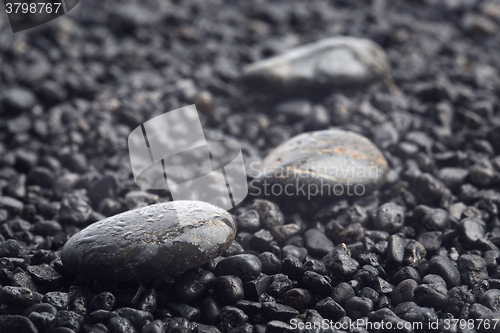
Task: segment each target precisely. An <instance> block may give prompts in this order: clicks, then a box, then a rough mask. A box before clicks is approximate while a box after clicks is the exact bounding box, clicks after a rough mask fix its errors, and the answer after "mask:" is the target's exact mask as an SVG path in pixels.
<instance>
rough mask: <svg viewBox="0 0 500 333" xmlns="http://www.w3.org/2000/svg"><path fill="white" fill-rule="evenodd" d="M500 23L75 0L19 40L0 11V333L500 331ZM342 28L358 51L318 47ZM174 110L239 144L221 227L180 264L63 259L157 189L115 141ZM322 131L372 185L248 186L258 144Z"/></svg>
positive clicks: (267, 149)
mask: <svg viewBox="0 0 500 333" xmlns="http://www.w3.org/2000/svg"><path fill="white" fill-rule="evenodd" d="M499 24H500V5H499V4H498V2H496V1H494V0H480V1H472V0H455V1H449V0H446V1H441V0H415V1H405V2H398V1H387V0H375V1H364V0H363V1H345V0H335V1H319V0H311V1H307V2H305V1H288V0H276V1H261V0H251V1H226V2H223V1H220V0H207V1H203V0H186V1H177V0H145V1H133V0H123V1H116V0H109V1H106V2H103V1H97V0H82V1H80V4H79V5H78V6H77V7H76V8H75V9H73V10H72V11H71V12H70V13H69V14H68V15H65V16H62V17H60V18H58V19H57V20H55V21H53V22H51V23H49V24H45V25H43V26H41V27H38V28H34V29H30V30H27V31H25V32H20V33H16V34H13V33H12V32H11V29H10V27H9V26H8V22H7V17H6V15H5V14H3V13H0V332H1V333H11V332H27V333H36V332H39V333H43V332H48V333H97V332H99V333H107V332H110V333H119V332H120V333H122V332H128V333H131V332H137V333H163V332H183V333H188V332H192V333H201V332H214V333H216V332H221V333H227V332H232V333H237V332H245V333H250V332H253V333H261V332H268V333H273V332H319V331H320V330H321V331H322V332H367V331H368V332H385V331H390V330H389V329H387V327H388V326H385V327H386V329H382V328H380V327H379V328H377V326H375V325H373V326H369V325H368V324H366V325H358V326H354V327H353V326H350V324H349V323H352V322H353V321H355V320H357V319H359V320H362V321H363V322H365V323H375V322H377V323H381V322H382V321H383V322H385V323H390V324H391V325H392V328H393V331H397V332H450V333H451V332H457V333H458V332H460V333H465V332H467V333H474V332H478V333H479V332H500V324H498V325H496V326H495V323H496V322H498V320H499V319H500V301H499V300H500V267H499V264H500V259H499V258H500V250H499V248H498V247H499V246H500V220H499V205H500V190H499V185H500V177H499V175H500V114H499V112H500V110H499V107H500V106H499V103H498V97H497V96H498V95H499V93H500V76H499V72H498V71H499V68H500V60H499V59H500V58H499V57H498V54H499V52H500V47H499V45H500V35H499V34H498V33H497V31H498V29H499ZM340 36H347V37H349V38H348V39H342V40H344V41H346V40H348V41H352V40H353V39H351V38H356V39H354V40H355V41H358V42H359V43H361V42H360V40H368V41H372V42H373V43H375V44H372V43H371V42H363V43H368V44H364V45H365V46H366V45H369V47H368V49H371V50H372V51H374V52H373V54H372V57H373V58H370V57H369V56H368V58H366V57H367V54H365V53H366V52H368V51H367V50H366V49H363V50H364V51H363V50H361V51H360V50H359V49H356V50H355V51H353V50H348V49H338V48H337V49H335V50H333V51H331V50H330V51H328V50H327V51H325V49H324V48H325V45H330V44H331V43H332V40H331V39H330V38H334V37H340ZM357 38H359V39H357ZM337 40H338V39H337ZM319 41H323V42H319ZM318 42H319V44H318ZM311 43H312V44H311ZM354 43H356V42H354ZM304 45H306V46H305V48H306V51H304ZM307 45H309V46H307ZM311 45H313V46H311ZM318 45H319V46H318ZM336 45H338V44H336ZM377 45H378V46H377ZM297 47H302V48H301V49H299V53H301V52H302V53H301V54H302V55H300V54H299V57H297V56H296V55H297V49H296V48H297ZM294 48H295V49H294ZM300 50H302V51H300ZM290 52H292V53H290ZM293 52H295V55H294V53H293ZM358 52H365V53H363V54H360V53H358ZM291 54H292V55H291ZM272 57H277V58H275V59H278V60H277V61H278V62H280V63H279V64H278V65H279V66H278V67H279V68H278V69H279V70H283V68H285V69H286V71H284V72H285V73H286V76H281V77H280V76H279V75H282V74H283V71H281V72H280V71H279V70H278V72H277V73H278V74H279V75H278V79H277V78H276V75H275V74H276V72H273V73H272V75H271V74H270V73H271V72H272V71H271V69H269V72H267V73H264V74H263V73H262V71H263V70H264V72H265V71H266V70H268V69H266V68H264V69H263V67H262V62H260V61H262V60H264V59H268V58H272ZM339 59H340V60H339ZM273 61H274V62H276V60H273ZM259 62H260V64H261V65H258V64H259ZM271 62H272V61H271ZM266 63H267V64H269V61H267V62H265V63H264V64H266ZM256 64H257V65H256ZM275 65H276V64H275ZM280 66H281V67H280ZM370 66H371V67H370ZM374 66H375V67H377V66H378V67H377V68H378V70H375V71H371V72H370V70H373V69H374V68H375V67H374ZM264 67H265V66H264ZM256 68H257V69H258V71H259V73H256ZM252 69H253V74H252ZM306 69H307V70H306ZM275 70H276V68H274V69H273V71H275ZM249 73H250V74H252V75H253V77H252V78H251V79H249V78H248V77H249V76H250V74H249ZM297 73H302V74H304V75H305V77H306V79H305V80H304V78H303V77H301V76H300V75H296V74H297ZM349 75H351V77H349ZM283 78H285V79H286V80H283ZM259 80H261V81H259ZM256 81H257V82H261V83H258V86H255V82H256ZM343 82H344V83H345V84H344V83H343ZM255 88H258V89H255ZM190 104H196V106H197V108H198V111H199V113H200V116H201V121H202V124H203V128H204V130H205V134H206V136H207V138H209V139H211V140H215V141H217V140H218V141H221V140H225V139H230V140H233V141H236V142H238V144H239V145H240V146H241V148H242V152H243V156H244V159H245V164H246V167H247V173H248V181H249V190H250V194H249V196H248V198H247V199H246V200H245V201H244V202H242V203H241V204H240V205H239V206H238V207H236V208H235V209H233V210H231V211H230V212H229V213H230V215H231V219H230V220H232V221H234V223H235V224H236V227H237V232H236V234H235V235H234V241H233V242H232V243H231V244H229V242H228V243H227V244H225V245H227V248H224V249H223V250H221V251H223V252H221V253H219V252H217V253H216V254H214V255H213V256H212V255H211V256H209V257H207V258H202V259H203V260H200V261H194V262H195V264H193V266H191V267H192V268H191V269H189V270H187V271H185V272H182V271H179V269H175V271H176V272H173V271H172V272H169V273H165V274H164V273H163V272H160V271H155V272H152V271H151V268H152V267H156V266H154V265H153V266H148V270H142V271H141V270H140V268H137V266H134V265H133V262H131V263H126V264H131V266H128V267H127V266H126V264H123V267H119V268H120V270H124V271H125V272H126V273H124V276H128V277H127V278H126V280H131V281H110V280H113V278H111V279H107V278H101V277H99V276H98V279H92V278H91V279H89V278H88V277H96V275H93V274H92V272H91V269H89V270H88V271H85V272H82V271H78V270H74V269H72V268H71V264H69V263H68V262H67V261H66V260H61V250H62V249H63V246H64V245H65V244H67V242H68V240H69V239H70V237H72V236H73V235H75V234H76V233H77V232H79V231H80V230H82V229H84V228H85V227H87V226H89V225H91V224H92V223H94V222H97V221H102V220H104V219H106V218H111V219H113V218H112V216H115V215H117V214H120V213H124V214H130V213H126V212H129V211H132V210H133V209H140V210H141V211H147V210H148V209H150V208H149V206H150V205H153V204H160V205H165V202H169V201H171V196H170V194H169V193H168V192H166V191H159V190H157V191H149V192H144V191H141V190H140V189H139V187H137V185H136V184H135V183H134V181H133V176H132V173H131V168H130V160H129V156H128V149H127V137H128V135H129V134H130V132H131V131H132V130H133V129H134V128H136V127H137V126H140V125H141V124H142V123H143V122H144V121H146V120H148V119H151V118H153V117H155V116H158V115H160V114H163V113H164V112H167V111H170V110H174V109H177V108H179V107H182V106H186V105H190ZM324 130H327V131H329V132H330V131H331V132H333V133H346V132H347V131H349V132H352V133H355V134H350V135H355V136H356V137H365V138H366V139H368V140H369V141H364V142H365V143H366V142H368V143H370V142H371V143H373V144H371V143H370V146H371V147H373V149H374V150H371V151H369V153H374V152H375V153H376V154H378V155H380V156H381V158H382V159H381V160H380V163H381V165H380V167H382V164H383V168H384V172H383V173H382V174H381V175H383V179H382V178H381V179H380V181H377V182H375V183H373V184H372V185H374V186H372V187H370V188H369V191H367V193H365V195H364V196H362V197H360V196H351V197H345V196H344V197H339V196H336V195H333V196H327V197H326V198H322V199H321V200H320V199H319V198H310V200H309V198H307V197H306V198H304V197H302V198H299V197H295V196H294V197H288V196H284V195H270V196H263V195H260V196H259V195H258V193H256V192H257V190H258V189H259V187H258V186H255V184H256V183H255V182H254V181H255V180H258V179H259V173H260V169H259V163H260V162H261V161H262V160H264V159H265V157H266V156H268V155H269V154H270V153H271V154H273V153H272V151H273V150H274V149H276V147H278V146H279V145H280V144H283V143H285V142H286V141H287V140H289V139H292V138H293V137H296V136H297V135H303V133H304V132H308V131H324ZM317 133H321V132H317ZM316 135H317V134H316ZM334 139H338V140H340V135H339V136H337V137H335V138H334ZM334 139H332V140H333V141H331V142H334V141H335V140H334ZM292 140H293V139H292ZM363 140H364V139H363ZM288 143H289V142H288ZM285 145H287V143H285ZM333 148H335V147H333ZM314 152H316V153H317V151H314ZM305 153H311V152H310V151H307V152H304V151H303V152H300V151H297V150H295V151H294V150H291V151H289V152H287V155H286V157H287V158H290V159H291V160H294V161H295V160H297V156H300V154H305ZM337 153H338V152H337ZM348 153H350V152H348V151H346V152H345V153H343V152H342V154H344V155H342V156H343V157H346V156H347V155H348ZM351 153H352V152H351ZM375 153H374V154H375ZM290 154H292V155H290ZM378 155H377V156H378ZM382 155H383V157H382ZM357 157H359V158H361V159H366V158H370V157H369V156H366V155H363V156H357ZM322 160H324V161H327V163H329V161H331V160H329V159H328V158H326V157H325V156H322ZM285 180H286V179H285ZM316 199H317V200H316ZM224 214H227V213H225V212H224ZM228 220H229V216H228ZM108 221H109V220H108ZM137 222H140V221H137ZM197 222H199V217H196V216H194V214H193V216H192V221H191V223H193V224H195V223H197ZM207 231H208V232H214V229H209V230H207ZM183 235H184V234H183ZM96 236H97V235H96ZM99 237H104V236H103V235H101V234H100V235H99ZM223 238H224V237H223ZM226 238H227V237H225V238H224V239H226ZM122 241H123V240H122ZM221 242H222V243H224V242H225V241H224V240H223V241H221ZM68 244H70V243H68ZM115 245H116V244H115ZM68 246H70V245H68ZM126 246H131V245H130V244H129V245H126ZM131 249H132V250H133V248H132V247H131ZM108 254H109V253H108ZM191 254H192V253H191ZM218 254H222V255H221V256H218V257H216V255H218ZM63 259H64V256H63ZM183 259H184V257H182V258H181V257H180V256H177V257H175V258H174V259H173V263H175V264H178V263H181V261H182V260H183ZM209 259H211V260H209ZM70 261H72V260H70ZM135 263H136V264H138V262H135ZM162 263H163V262H162ZM162 263H157V264H158V265H160V264H162ZM202 263H203V264H202ZM91 264H94V265H95V264H96V263H95V262H93V263H91ZM199 264H202V265H201V266H199ZM194 266H196V267H194ZM158 267H159V266H158ZM186 267H188V266H186ZM85 268H86V269H87V267H85ZM127 269H128V270H129V271H127ZM98 270H99V271H100V272H106V268H104V269H103V268H102V267H99V269H98ZM75 272H77V273H78V274H76V275H75V274H74V273H75ZM156 273H157V275H155V274H156ZM153 275H155V276H153ZM115 280H116V279H115ZM118 280H119V279H118ZM325 319H326V320H327V321H326V322H327V323H328V325H327V326H328V327H327V328H325V327H324V326H321V325H322V323H325ZM453 320H455V321H453ZM457 320H458V321H457ZM420 323H421V326H412V325H414V324H420ZM454 323H457V324H456V325H455V324H454ZM486 323H488V325H486ZM335 324H336V326H335ZM464 324H465V325H464ZM332 325H333V328H332ZM398 325H400V326H398ZM335 327H336V328H335ZM395 327H401V328H398V329H394V328H395Z"/></svg>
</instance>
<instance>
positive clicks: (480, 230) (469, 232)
mask: <svg viewBox="0 0 500 333" xmlns="http://www.w3.org/2000/svg"><path fill="white" fill-rule="evenodd" d="M485 231H486V228H485V225H484V222H482V221H481V220H479V219H477V218H474V217H471V218H465V219H463V220H462V221H461V222H460V234H461V238H462V240H463V241H464V243H465V245H469V246H471V245H473V244H474V243H475V242H476V241H477V240H478V239H480V238H483V237H484V234H485Z"/></svg>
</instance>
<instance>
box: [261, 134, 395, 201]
mask: <svg viewBox="0 0 500 333" xmlns="http://www.w3.org/2000/svg"><path fill="white" fill-rule="evenodd" d="M387 172H388V166H387V161H386V159H385V157H384V155H383V154H382V152H381V151H380V150H379V149H378V148H377V147H376V146H375V145H374V144H373V143H372V142H371V141H370V140H368V139H367V138H365V137H363V136H361V135H359V134H357V133H353V132H348V131H343V130H338V129H329V130H324V131H316V132H309V133H303V134H300V135H298V136H295V137H293V138H291V139H290V140H288V141H285V142H284V143H282V144H281V145H279V146H278V147H276V148H275V149H274V150H273V151H271V152H270V153H269V154H268V155H267V157H266V158H265V159H264V160H263V162H262V164H261V166H260V174H259V176H258V177H257V179H258V181H259V182H260V186H261V191H263V192H264V194H266V195H277V194H278V192H280V191H281V194H278V195H286V196H308V195H309V196H316V195H320V196H330V195H337V196H342V195H363V194H365V193H369V192H370V191H372V190H373V189H376V188H379V187H381V186H382V185H383V184H384V182H385V180H386V178H387ZM275 184H279V186H278V187H279V188H276V187H277V186H276V185H275ZM273 187H274V188H273ZM316 191H317V193H315V192H316ZM361 192H363V193H361Z"/></svg>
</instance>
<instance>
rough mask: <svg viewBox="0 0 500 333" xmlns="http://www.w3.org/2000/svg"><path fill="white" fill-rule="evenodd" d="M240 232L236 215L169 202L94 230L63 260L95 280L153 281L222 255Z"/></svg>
mask: <svg viewBox="0 0 500 333" xmlns="http://www.w3.org/2000/svg"><path fill="white" fill-rule="evenodd" d="M235 233H236V226H235V223H234V221H233V219H232V217H231V215H230V214H229V213H228V212H226V211H225V210H223V209H222V208H219V207H216V206H213V205H211V204H208V203H205V202H201V201H175V202H165V203H161V204H156V205H151V206H146V207H142V208H138V209H134V210H131V211H128V212H125V213H121V214H118V215H115V216H111V217H109V218H106V219H104V220H102V221H99V222H96V223H94V224H92V225H90V226H88V227H87V228H85V229H83V230H82V231H80V232H78V233H77V234H75V235H74V236H73V237H71V238H70V239H69V240H68V242H67V243H66V244H65V245H64V247H63V249H62V252H61V260H62V262H63V264H64V266H65V267H66V268H67V269H68V270H69V271H71V272H73V273H74V274H78V275H80V276H83V277H85V278H89V279H101V280H113V281H133V280H146V279H153V278H156V277H159V276H161V275H168V274H172V273H175V272H182V271H185V270H187V269H190V268H193V267H197V266H200V265H202V264H204V263H206V262H208V261H209V260H211V259H213V258H215V257H217V256H219V255H220V254H221V253H223V252H224V251H225V249H226V248H227V247H229V245H230V244H231V242H232V240H233V239H234V236H235Z"/></svg>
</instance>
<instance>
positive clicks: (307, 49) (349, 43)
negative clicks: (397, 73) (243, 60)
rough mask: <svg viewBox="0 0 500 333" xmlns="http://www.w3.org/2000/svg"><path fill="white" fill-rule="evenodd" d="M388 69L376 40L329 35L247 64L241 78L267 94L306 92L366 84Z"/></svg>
mask: <svg viewBox="0 0 500 333" xmlns="http://www.w3.org/2000/svg"><path fill="white" fill-rule="evenodd" d="M388 71H389V61H388V57H387V55H386V53H385V51H384V50H383V49H382V48H381V47H380V46H379V45H377V44H376V43H374V42H372V41H370V40H368V39H362V38H355V37H332V38H326V39H322V40H320V41H317V42H314V43H311V44H306V45H303V46H299V47H296V48H293V49H291V50H289V51H287V52H285V53H284V54H282V55H278V56H275V57H272V58H269V59H264V60H261V61H258V62H256V63H253V64H251V65H248V66H247V67H245V68H244V69H243V80H244V81H245V82H246V83H247V84H248V85H249V86H250V87H252V88H255V89H259V90H264V91H267V92H269V93H271V92H272V93H276V92H280V93H283V94H296V93H300V94H307V93H311V92H318V90H323V91H325V92H328V91H331V90H333V89H335V88H345V87H351V86H361V85H366V84H368V83H371V82H373V81H376V80H379V79H380V78H381V77H382V76H383V75H384V74H386V73H387V72H388Z"/></svg>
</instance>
